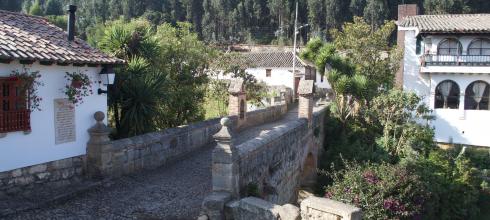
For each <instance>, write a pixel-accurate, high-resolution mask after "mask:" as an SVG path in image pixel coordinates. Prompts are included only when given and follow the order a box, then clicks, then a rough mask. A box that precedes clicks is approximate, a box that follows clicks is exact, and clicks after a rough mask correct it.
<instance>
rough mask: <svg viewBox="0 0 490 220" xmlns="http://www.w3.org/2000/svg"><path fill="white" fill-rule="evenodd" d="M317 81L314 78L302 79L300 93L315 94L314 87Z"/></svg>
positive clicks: (299, 87)
mask: <svg viewBox="0 0 490 220" xmlns="http://www.w3.org/2000/svg"><path fill="white" fill-rule="evenodd" d="M314 85H315V82H314V81H313V80H303V79H302V80H301V81H300V82H299V86H298V93H299V94H300V95H311V94H313V92H314V91H313V87H314Z"/></svg>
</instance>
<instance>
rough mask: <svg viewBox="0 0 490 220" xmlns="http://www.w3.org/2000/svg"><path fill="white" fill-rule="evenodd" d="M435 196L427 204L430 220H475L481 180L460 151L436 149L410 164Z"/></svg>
mask: <svg viewBox="0 0 490 220" xmlns="http://www.w3.org/2000/svg"><path fill="white" fill-rule="evenodd" d="M409 166H410V169H411V170H414V171H415V172H416V173H417V174H418V175H419V176H420V178H421V180H422V182H423V184H424V185H425V186H426V188H427V190H429V191H430V193H431V196H430V198H429V199H428V200H427V202H426V203H425V204H424V206H425V207H424V218H426V219H474V218H475V217H476V216H477V215H478V213H479V208H478V206H477V203H478V193H479V192H478V188H479V187H480V186H479V185H480V184H481V182H482V181H481V179H480V178H479V177H478V172H477V170H476V169H475V168H473V167H472V165H471V162H470V160H469V159H468V158H467V157H466V156H465V155H459V156H458V152H457V151H445V150H434V151H432V152H430V154H429V155H428V157H421V158H419V159H418V160H416V161H413V162H410V165H409Z"/></svg>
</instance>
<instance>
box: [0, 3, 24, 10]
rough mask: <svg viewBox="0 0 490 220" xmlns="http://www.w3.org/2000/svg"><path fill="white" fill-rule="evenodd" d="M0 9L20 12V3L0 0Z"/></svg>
mask: <svg viewBox="0 0 490 220" xmlns="http://www.w3.org/2000/svg"><path fill="white" fill-rule="evenodd" d="M0 9H2V10H7V11H20V10H21V9H22V1H12V0H0Z"/></svg>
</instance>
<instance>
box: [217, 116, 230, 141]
mask: <svg viewBox="0 0 490 220" xmlns="http://www.w3.org/2000/svg"><path fill="white" fill-rule="evenodd" d="M220 123H221V126H222V127H221V130H220V131H218V133H216V134H215V135H213V137H214V139H216V141H218V142H228V143H229V142H231V138H232V136H233V135H232V131H231V120H230V118H228V117H224V118H222V119H221V121H220Z"/></svg>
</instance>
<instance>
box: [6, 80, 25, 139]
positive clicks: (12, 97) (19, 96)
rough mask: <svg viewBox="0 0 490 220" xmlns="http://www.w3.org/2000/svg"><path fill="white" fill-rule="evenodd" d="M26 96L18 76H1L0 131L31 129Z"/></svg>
mask: <svg viewBox="0 0 490 220" xmlns="http://www.w3.org/2000/svg"><path fill="white" fill-rule="evenodd" d="M26 97H27V94H26V92H25V91H23V89H22V83H21V81H20V80H19V79H18V78H16V77H9V78H0V133H6V132H13V131H29V130H31V125H30V124H31V123H30V111H29V108H28V100H27V98H26Z"/></svg>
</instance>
